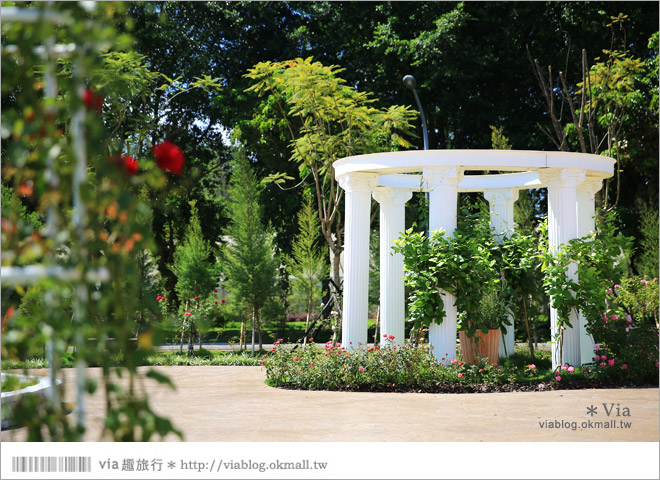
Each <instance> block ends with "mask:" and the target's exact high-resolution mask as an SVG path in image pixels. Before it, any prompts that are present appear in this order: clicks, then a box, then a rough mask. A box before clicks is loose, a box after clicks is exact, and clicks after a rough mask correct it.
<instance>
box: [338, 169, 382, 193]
mask: <svg viewBox="0 0 660 480" xmlns="http://www.w3.org/2000/svg"><path fill="white" fill-rule="evenodd" d="M337 182H338V183H339V186H340V187H341V188H343V189H344V190H346V191H347V192H369V193H371V191H372V190H373V189H374V188H376V185H378V174H377V173H364V172H351V173H346V174H344V175H342V176H340V177H339V178H338V179H337Z"/></svg>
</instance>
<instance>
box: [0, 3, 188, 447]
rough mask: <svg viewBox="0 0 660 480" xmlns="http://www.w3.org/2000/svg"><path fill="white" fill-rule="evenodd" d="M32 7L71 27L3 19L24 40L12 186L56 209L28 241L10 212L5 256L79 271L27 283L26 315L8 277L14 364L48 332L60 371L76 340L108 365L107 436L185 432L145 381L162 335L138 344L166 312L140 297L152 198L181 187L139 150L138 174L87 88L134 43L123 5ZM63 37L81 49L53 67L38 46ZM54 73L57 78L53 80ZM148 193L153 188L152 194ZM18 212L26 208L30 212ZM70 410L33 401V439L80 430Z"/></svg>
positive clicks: (8, 127) (5, 120)
mask: <svg viewBox="0 0 660 480" xmlns="http://www.w3.org/2000/svg"><path fill="white" fill-rule="evenodd" d="M22 8H32V9H35V10H50V11H53V12H56V13H59V14H62V15H63V16H64V17H65V18H66V19H67V20H65V21H64V23H63V24H62V26H60V25H53V24H51V23H49V22H48V21H44V20H39V21H38V22H35V23H28V24H24V23H20V22H17V23H11V24H8V25H7V26H5V25H4V24H3V48H4V45H5V44H12V45H15V46H16V49H15V50H14V51H12V52H11V53H9V54H7V55H4V54H3V56H2V69H3V76H2V98H3V109H2V126H3V127H2V153H3V202H4V195H5V186H8V187H10V188H12V189H13V190H14V191H16V192H18V193H20V194H21V195H23V192H25V197H26V200H28V199H29V205H30V208H31V209H34V212H35V214H36V215H37V216H38V218H39V219H45V221H44V225H43V228H40V226H37V225H36V224H35V225H34V227H36V228H38V229H39V230H38V231H37V232H35V234H34V235H31V236H30V237H28V238H20V237H19V236H18V235H15V233H16V232H14V231H13V229H7V228H5V227H6V226H8V225H5V220H4V218H3V229H2V252H3V265H11V266H17V265H24V264H26V263H35V262H38V263H39V264H40V265H42V266H44V267H61V268H62V269H64V270H65V271H73V272H77V273H78V274H79V276H80V278H79V279H72V280H67V281H62V280H61V279H56V278H52V277H51V278H45V279H43V280H41V281H40V282H39V283H38V284H36V285H34V286H33V287H31V288H30V289H29V290H28V292H27V294H26V298H25V300H26V301H25V302H24V303H23V304H21V306H20V309H19V310H21V313H20V314H16V315H13V316H12V315H10V314H9V313H10V312H14V311H15V308H16V306H17V303H18V302H17V301H16V297H15V295H14V293H15V292H18V293H19V294H20V293H21V290H22V287H21V286H20V285H18V286H12V285H9V284H7V283H5V282H3V288H2V300H3V301H2V308H3V330H4V333H3V342H2V356H3V360H9V359H12V360H24V359H25V357H22V358H21V356H23V355H29V354H30V348H31V347H34V346H38V345H39V343H40V342H43V343H45V344H46V345H47V346H48V348H47V349H46V350H47V353H48V354H49V355H48V356H49V360H50V362H49V363H50V367H51V368H52V369H53V371H54V374H55V375H57V372H58V370H59V368H60V367H61V366H62V365H63V364H65V363H66V362H68V355H69V354H68V351H67V350H68V348H69V346H71V345H73V346H75V347H76V351H77V354H76V358H75V362H76V364H77V365H78V366H80V367H81V368H84V367H85V366H86V365H96V366H100V367H101V370H102V375H101V381H100V382H101V385H102V386H101V389H100V390H101V391H103V393H104V395H105V398H104V406H105V410H104V411H103V412H102V413H101V415H103V416H104V417H105V419H106V423H105V430H104V435H105V437H106V438H110V439H114V440H143V441H144V440H148V439H150V438H151V437H152V435H161V436H165V435H166V434H167V433H169V432H174V433H177V431H176V429H174V427H173V426H172V425H171V424H170V423H169V421H167V420H166V419H164V418H162V417H160V416H158V415H156V414H155V413H154V412H153V411H152V410H151V408H150V406H149V404H148V402H147V400H146V398H145V397H144V393H143V390H141V389H137V388H135V384H136V383H137V382H144V381H145V380H146V378H145V375H144V374H143V373H142V372H139V371H138V370H137V365H138V363H139V359H140V357H141V355H142V354H143V352H145V351H148V350H149V349H150V348H151V347H152V346H153V345H154V344H155V343H158V341H159V333H158V331H157V330H156V329H154V328H149V329H147V330H145V331H144V332H141V333H140V335H139V336H138V339H137V344H136V342H135V339H134V336H135V333H136V332H135V320H136V315H138V314H139V312H142V313H145V314H146V313H148V314H150V315H152V316H153V318H156V317H157V309H156V302H155V299H153V298H147V299H145V298H142V295H141V294H140V292H143V291H145V289H146V288H148V283H149V282H150V280H149V277H150V275H148V274H146V275H143V273H145V272H144V270H142V271H141V269H143V267H144V266H145V265H146V263H145V262H142V261H138V260H137V255H138V252H144V251H145V250H152V249H153V248H154V241H153V236H152V234H151V229H150V225H151V220H152V206H158V204H159V203H160V199H161V198H162V197H160V195H161V194H162V193H163V192H164V191H165V190H166V189H167V191H172V192H174V191H176V188H175V187H174V186H173V185H172V183H171V182H170V181H169V178H168V177H167V175H166V174H165V173H163V172H162V171H161V170H159V169H158V168H157V167H156V162H155V161H154V160H153V159H152V158H148V157H147V158H140V159H139V167H138V169H137V171H135V172H129V171H128V170H127V169H126V168H125V165H124V164H123V163H121V162H120V163H118V162H117V161H116V160H117V158H118V157H117V156H116V155H117V154H121V153H124V152H123V151H122V150H117V149H116V145H118V144H121V142H120V141H117V138H113V136H112V132H110V131H109V130H108V129H107V125H106V124H105V123H104V118H103V116H102V115H103V114H102V112H103V108H104V107H105V103H104V101H103V97H102V96H99V93H98V92H91V91H89V90H88V91H87V93H83V92H85V89H86V87H87V82H88V80H89V78H90V77H89V76H91V75H93V72H96V71H98V70H100V69H102V68H103V57H102V56H103V55H104V54H105V53H107V51H108V48H116V49H117V50H122V49H124V48H126V46H127V40H130V39H127V37H126V36H124V35H120V34H118V33H117V30H116V29H115V20H114V18H115V17H116V16H119V15H121V11H122V10H123V8H124V6H123V5H122V4H120V3H115V2H104V3H93V4H91V3H90V4H77V3H64V4H63V3H54V4H34V5H30V6H28V7H22ZM51 38H52V39H54V41H55V42H56V43H62V44H67V43H69V42H75V43H76V49H75V50H74V51H73V52H72V53H71V54H70V55H69V56H68V57H67V58H66V59H62V60H60V61H57V62H52V63H50V64H49V63H47V62H45V61H44V58H46V57H42V56H40V55H37V54H35V47H42V46H43V45H46V44H47V43H48V40H49V39H51ZM72 66H74V67H75V68H72ZM4 72H7V75H5V74H4ZM49 73H50V74H51V75H52V77H51V78H53V79H54V81H55V82H56V84H57V85H56V88H51V87H55V85H54V84H50V83H48V82H47V78H48V74H49ZM46 86H47V87H48V88H45V87H46ZM112 93H113V92H112V91H110V90H108V91H106V92H103V94H104V95H109V96H112ZM90 98H92V99H93V100H92V101H90ZM145 191H150V192H153V194H154V195H153V198H148V197H147V195H145V194H144V192H145ZM10 210H13V214H14V215H18V210H20V208H18V209H14V208H11V209H10ZM3 216H4V211H3ZM10 221H11V222H12V223H13V222H14V221H15V220H14V219H10ZM98 271H104V272H106V273H107V276H108V279H107V280H105V281H103V282H96V281H88V275H89V274H91V273H94V272H98ZM5 314H7V315H5ZM138 346H139V347H140V348H137V347H138ZM111 366H114V367H115V368H114V369H113V375H111V374H110V368H111ZM120 376H121V377H123V379H122V381H121V382H120V381H119V380H118V377H120ZM155 380H158V379H155ZM124 382H125V383H124ZM81 385H82V383H81ZM145 385H148V383H146V384H145ZM66 387H69V388H70V386H66ZM94 390H95V385H94V384H93V382H86V383H85V388H78V389H77V394H78V395H80V396H82V395H85V394H91V393H93V392H94ZM67 413H68V412H67V411H66V410H65V409H64V408H62V405H58V404H47V405H46V406H41V405H40V404H39V402H36V403H34V404H32V403H30V402H26V403H24V404H22V405H21V408H20V409H18V410H17V411H15V412H14V414H15V416H16V417H15V418H20V419H21V420H22V421H24V422H26V423H25V425H26V426H27V428H28V432H29V433H28V438H29V439H30V440H44V439H48V440H67V441H75V440H80V438H82V435H83V434H84V425H83V424H76V421H75V416H72V415H67Z"/></svg>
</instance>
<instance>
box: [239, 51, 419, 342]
mask: <svg viewBox="0 0 660 480" xmlns="http://www.w3.org/2000/svg"><path fill="white" fill-rule="evenodd" d="M342 71H343V69H341V68H339V67H337V66H325V65H323V64H321V63H320V62H314V61H313V60H312V59H311V58H307V59H302V58H296V59H295V60H288V61H285V62H262V63H259V64H257V65H255V66H254V67H253V68H251V69H250V70H249V71H248V73H247V75H246V76H247V77H248V78H250V79H252V80H254V82H255V83H254V85H252V86H251V87H250V88H249V89H248V91H254V92H256V93H258V94H260V95H265V96H266V97H267V98H266V99H265V100H264V102H263V108H262V109H261V113H260V114H258V115H257V116H256V117H255V124H257V125H258V127H259V128H260V129H261V130H268V129H269V128H271V125H272V123H273V122H274V118H280V119H283V120H284V122H285V124H286V127H287V130H288V131H289V133H290V135H291V140H292V147H291V150H292V151H291V159H292V160H293V161H294V162H295V163H297V164H298V166H299V171H300V175H301V177H303V179H304V178H307V177H311V179H312V182H313V185H314V190H315V194H316V208H317V211H318V217H319V221H320V224H321V232H322V234H323V237H324V238H325V240H326V243H327V244H328V247H329V248H330V250H331V251H332V254H333V257H332V269H331V276H332V279H333V280H334V281H335V283H337V284H339V262H340V255H341V252H342V251H343V249H344V242H343V233H344V222H343V216H342V214H341V202H342V200H343V197H344V190H343V189H342V188H339V186H338V185H337V180H336V179H335V175H334V168H333V165H332V164H333V162H335V161H336V160H339V159H340V158H343V157H347V156H351V155H358V154H364V153H373V152H378V151H387V150H394V149H397V148H399V147H410V146H411V144H410V143H409V142H408V141H407V140H406V139H405V138H404V136H405V135H407V134H410V132H411V129H412V127H411V124H410V122H411V120H412V119H413V117H414V115H415V112H414V111H413V110H411V109H409V108H408V107H402V106H398V105H395V106H390V107H389V108H386V109H382V110H380V109H377V108H374V107H373V106H372V104H373V102H374V100H373V99H372V98H370V95H369V94H368V93H365V92H358V91H356V90H355V89H354V88H351V87H349V86H348V85H346V82H345V80H343V79H342V78H340V77H339V74H340V73H341V72H342ZM274 178H275V180H276V181H278V180H282V179H283V178H288V179H290V177H286V176H284V177H282V176H275V177H274ZM337 326H338V325H337ZM334 331H335V335H337V333H338V328H335V330H334Z"/></svg>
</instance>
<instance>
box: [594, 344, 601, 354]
mask: <svg viewBox="0 0 660 480" xmlns="http://www.w3.org/2000/svg"><path fill="white" fill-rule="evenodd" d="M598 350H600V344H599V343H595V344H594V352H597V351H598Z"/></svg>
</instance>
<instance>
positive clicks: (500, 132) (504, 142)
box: [490, 125, 511, 150]
mask: <svg viewBox="0 0 660 480" xmlns="http://www.w3.org/2000/svg"><path fill="white" fill-rule="evenodd" d="M490 131H491V135H490V143H491V148H492V149H493V150H511V144H510V143H509V139H508V137H506V136H505V135H504V129H503V128H502V127H496V126H494V125H491V126H490Z"/></svg>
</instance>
